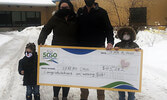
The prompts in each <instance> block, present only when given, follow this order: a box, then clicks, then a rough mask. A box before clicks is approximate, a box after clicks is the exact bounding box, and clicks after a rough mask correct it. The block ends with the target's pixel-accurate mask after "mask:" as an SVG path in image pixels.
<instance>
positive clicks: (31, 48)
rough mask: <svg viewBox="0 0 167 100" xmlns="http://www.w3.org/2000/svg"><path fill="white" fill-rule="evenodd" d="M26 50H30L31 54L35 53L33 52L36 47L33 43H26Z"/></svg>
mask: <svg viewBox="0 0 167 100" xmlns="http://www.w3.org/2000/svg"><path fill="white" fill-rule="evenodd" d="M26 49H30V50H32V51H33V52H35V51H36V46H35V44H34V43H28V44H27V45H26Z"/></svg>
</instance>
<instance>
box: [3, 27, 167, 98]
mask: <svg viewBox="0 0 167 100" xmlns="http://www.w3.org/2000/svg"><path fill="white" fill-rule="evenodd" d="M42 27H43V26H40V27H28V28H26V29H24V30H23V31H21V32H18V31H14V32H6V33H3V34H0V40H1V43H0V45H1V46H0V62H1V63H0V79H1V82H0V100H24V99H25V87H23V86H22V76H20V75H19V74H18V72H17V67H18V61H19V59H20V58H22V57H23V56H24V50H25V49H24V48H25V45H26V44H27V43H28V42H34V43H35V44H37V39H38V37H39V34H40V31H41V29H42ZM166 33H167V30H165V31H159V30H145V31H140V32H139V33H138V34H137V39H136V42H137V43H138V44H139V45H140V47H141V48H142V49H143V51H144V59H143V60H144V61H143V79H142V92H141V93H136V98H137V100H160V99H161V100H166V99H167V85H165V84H166V83H167V79H166V77H167V59H166V57H167V53H166V51H167V35H166ZM52 34H53V33H51V34H50V35H49V36H48V38H47V40H46V44H47V45H50V44H51V40H52ZM119 41H120V40H118V39H115V42H119ZM7 54H8V55H7ZM6 55H7V56H6ZM40 90H41V99H42V100H51V99H52V97H53V89H52V87H51V86H41V87H40ZM105 93H106V100H117V99H118V93H117V92H114V91H106V92H105ZM60 95H62V93H60ZM96 97H97V95H96V90H90V95H89V100H97V99H96ZM68 99H69V100H79V99H80V89H78V88H72V89H71V90H70V92H69V96H68Z"/></svg>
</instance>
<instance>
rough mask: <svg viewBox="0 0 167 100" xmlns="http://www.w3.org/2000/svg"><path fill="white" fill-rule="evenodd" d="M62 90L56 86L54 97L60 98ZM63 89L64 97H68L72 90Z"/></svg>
mask: <svg viewBox="0 0 167 100" xmlns="http://www.w3.org/2000/svg"><path fill="white" fill-rule="evenodd" d="M60 89H61V87H56V86H54V87H53V93H54V97H58V95H59V91H60ZM62 89H63V91H62V92H63V97H67V96H68V93H69V90H70V88H68V87H62Z"/></svg>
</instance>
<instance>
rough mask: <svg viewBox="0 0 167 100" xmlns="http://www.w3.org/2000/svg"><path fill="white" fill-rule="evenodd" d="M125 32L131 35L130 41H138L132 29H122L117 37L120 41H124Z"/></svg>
mask: <svg viewBox="0 0 167 100" xmlns="http://www.w3.org/2000/svg"><path fill="white" fill-rule="evenodd" d="M125 32H127V33H128V34H130V37H131V39H130V40H129V41H134V40H135V39H136V32H135V30H134V29H133V28H132V27H122V28H120V29H119V30H118V32H117V36H118V38H119V39H120V40H123V35H124V33H125Z"/></svg>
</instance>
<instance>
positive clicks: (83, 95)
mask: <svg viewBox="0 0 167 100" xmlns="http://www.w3.org/2000/svg"><path fill="white" fill-rule="evenodd" d="M88 95H89V90H88V89H84V88H81V100H87V99H88ZM97 99H98V100H104V99H105V94H104V90H97Z"/></svg>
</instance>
